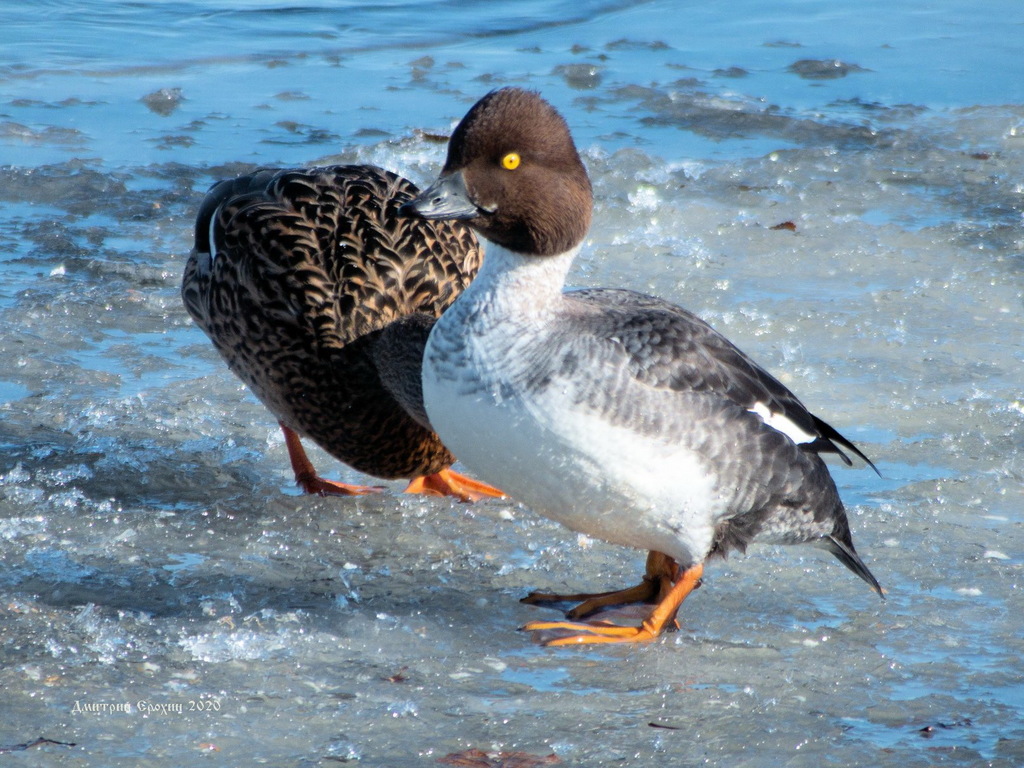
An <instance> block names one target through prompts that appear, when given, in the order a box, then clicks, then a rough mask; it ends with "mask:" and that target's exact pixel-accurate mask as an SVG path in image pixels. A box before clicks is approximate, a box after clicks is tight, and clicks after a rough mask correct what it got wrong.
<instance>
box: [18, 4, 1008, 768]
mask: <svg viewBox="0 0 1024 768" xmlns="http://www.w3.org/2000/svg"><path fill="white" fill-rule="evenodd" d="M8 5H9V7H5V8H4V9H2V10H0V24H2V25H3V28H4V30H5V35H7V36H8V37H9V38H10V40H9V41H8V43H9V44H7V45H6V46H5V49H4V52H3V54H2V55H3V57H5V58H4V59H3V60H2V61H0V72H2V75H3V76H2V78H0V204H2V206H3V214H2V215H0V272H2V275H3V280H0V321H2V323H3V331H2V334H0V444H2V446H3V452H2V454H0V686H2V687H3V690H4V695H3V696H0V754H3V755H4V758H5V760H7V761H8V762H11V764H18V765H57V764H60V765H71V766H93V765H95V766H137V765H141V764H145V765H152V766H175V767H176V766H181V765H185V764H192V763H193V762H196V763H198V762H200V761H201V762H203V764H207V765H218V766H219V765H224V766H237V765H274V766H304V767H305V766H329V765H336V764H339V763H346V764H347V763H353V764H361V765H372V766H421V765H422V766H429V765H438V764H439V763H438V760H439V759H441V758H444V757H445V756H446V755H451V754H458V753H462V754H463V755H464V759H465V760H469V759H470V757H469V756H470V755H472V754H474V753H472V752H470V751H471V750H481V751H482V752H483V753H488V754H490V755H492V757H491V758H486V759H490V760H491V761H492V764H496V765H497V764H500V763H499V762H498V761H499V760H500V759H501V758H499V757H498V755H499V754H500V753H517V752H518V753H525V754H527V755H532V756H535V758H536V761H535V762H536V764H538V765H540V764H544V763H542V762H540V761H541V760H543V759H544V758H546V756H548V755H550V754H555V755H556V756H557V757H558V759H559V760H560V761H561V763H562V764H564V765H572V766H608V765H654V764H658V765H662V764H664V765H678V766H695V765H715V766H774V765H785V766H808V767H814V768H819V767H820V766H860V765H877V766H899V767H900V768H908V767H911V766H930V765H965V766H968V765H969V766H976V765H992V766H999V767H1000V768H1002V767H1004V766H1005V767H1007V768H1008V767H1009V766H1016V765H1021V764H1024V683H1022V679H1024V662H1022V658H1024V620H1022V616H1024V595H1022V583H1024V582H1022V580H1024V386H1022V384H1024V229H1022V211H1024V182H1022V179H1024V85H1022V83H1024V80H1022V79H1021V78H1020V77H1019V66H1020V65H1019V39H1020V35H1021V33H1022V31H1024V11H1022V10H1021V8H1020V7H1019V4H1016V3H998V2H997V3H991V4H984V6H985V7H983V8H979V7H978V4H976V3H973V2H972V3H968V2H966V0H964V2H962V3H956V2H951V3H945V4H943V6H944V8H945V10H943V11H925V10H923V6H921V7H920V8H918V9H916V10H915V9H913V8H909V7H904V8H895V7H893V4H892V3H886V4H882V3H880V2H869V3H867V4H864V5H860V6H856V8H855V7H854V6H853V5H852V4H851V5H850V8H849V9H847V10H844V9H842V8H831V7H830V8H829V10H828V12H827V13H826V12H825V11H822V12H821V13H813V12H812V11H811V9H809V8H808V4H806V3H800V2H795V0H794V2H789V3H781V4H779V6H780V7H779V8H778V9H777V10H773V11H772V13H771V14H770V15H766V11H764V10H762V9H761V5H760V4H758V3H753V2H743V3H739V4H735V6H732V5H730V6H728V7H729V10H728V11H723V10H721V8H720V7H719V6H716V5H715V4H705V5H706V7H705V8H704V9H703V10H700V11H694V12H693V14H691V15H690V16H687V17H686V18H685V19H683V17H682V16H681V15H680V14H678V13H677V4H675V3H670V2H668V0H665V1H664V2H651V3H613V2H597V1H596V0H594V1H593V2H573V3H553V4H552V3H539V2H538V3H521V4H513V3H507V4H493V3H484V2H482V1H481V2H476V3H469V4H465V3H463V4H451V3H445V2H440V0H438V2H436V3H433V4H432V5H431V6H430V8H429V12H427V13H421V14H420V15H419V16H417V17H416V22H415V23H413V22H412V21H410V18H411V17H410V13H411V12H410V11H409V9H408V8H407V7H405V6H404V5H402V4H367V5H365V6H353V7H351V8H346V9H345V11H344V12H343V13H342V12H341V11H337V10H332V9H333V8H334V6H333V5H329V4H324V5H323V6H322V7H321V6H320V5H317V4H315V3H309V4H306V3H303V4H297V3H278V4H277V5H276V7H274V8H270V7H268V5H267V4H264V3H257V2H248V3H207V2H204V3H194V2H183V3H173V4H148V5H147V4H142V5H140V4H137V3H136V4H121V3H99V2H98V0H94V1H93V2H85V3H80V4H75V5H73V6H72V5H68V6H67V8H73V9H75V10H74V12H72V11H68V10H65V6H60V4H51V3H23V4H8ZM908 5H909V4H908ZM498 7H501V8H502V9H503V10H501V11H500V12H499V11H496V10H495V9H497V8H498ZM722 7H723V8H724V6H722ZM495 13H498V14H499V15H497V16H495V15H494V14H495ZM882 16H884V18H885V24H884V29H879V28H878V26H879V21H878V19H879V18H881V17H882ZM868 19H873V20H874V24H875V26H870V25H869V24H868V21H867V20H868ZM55 28H59V29H60V33H59V34H57V33H55V32H54V29H55ZM111 30H113V31H114V32H116V34H111ZM126 35H130V36H134V38H136V39H137V40H139V41H140V42H141V43H142V44H140V45H132V46H127V45H124V46H123V48H124V49H123V50H120V49H119V48H120V47H122V46H120V45H119V46H113V45H112V43H113V41H116V40H124V39H125V36H126ZM54 40H56V41H58V42H52V41H54ZM509 82H514V83H518V84H523V85H527V86H531V87H536V88H539V89H541V90H542V91H543V93H544V94H545V95H546V96H547V97H548V98H549V99H550V100H551V101H553V102H554V103H555V104H556V105H557V106H558V107H559V108H561V109H563V111H564V112H565V113H566V115H567V116H568V117H569V119H570V122H571V123H572V125H573V127H574V129H575V132H576V135H577V137H578V139H579V143H580V145H581V147H582V148H583V150H584V154H585V159H586V161H587V164H588V167H589V169H590V171H591V174H592V177H593V180H594V187H595V192H596V197H597V210H596V216H595V222H594V227H593V230H592V232H591V236H590V238H589V240H588V242H587V244H586V247H585V249H584V254H583V256H582V257H581V258H580V260H579V261H578V263H577V265H576V267H575V271H574V273H573V281H574V282H575V283H576V284H578V285H606V286H612V285H615V286H629V287H632V288H636V289H639V290H643V291H648V292H652V293H656V294H658V295H661V296H665V297H667V298H670V299H672V300H674V301H677V302H679V303H681V304H683V305H685V306H687V307H688V308H690V309H692V310H694V311H696V312H698V313H699V314H701V315H702V316H704V317H705V318H706V319H708V320H709V321H710V322H712V323H713V324H714V325H715V326H716V327H718V328H719V329H721V330H722V331H724V332H725V333H726V334H727V335H728V336H729V337H730V338H732V339H733V340H734V341H736V342H737V343H738V344H739V345H740V346H741V347H742V348H744V349H745V350H746V351H748V352H749V353H750V354H752V355H753V356H755V357H756V358H757V359H758V360H760V361H761V362H762V363H763V364H764V365H765V366H767V367H768V368H769V369H770V370H772V371H774V372H776V373H777V374H778V375H779V376H780V377H781V378H782V379H783V380H784V381H785V382H787V383H788V384H789V385H790V386H791V387H792V388H793V389H794V390H795V391H796V392H797V393H798V394H799V395H800V396H801V397H802V398H803V399H804V400H805V402H807V404H808V405H809V406H810V407H811V408H812V409H813V410H814V411H815V412H816V413H818V414H819V415H821V416H822V417H823V418H825V419H827V420H828V421H830V422H831V423H833V424H834V425H835V426H836V427H837V428H839V429H840V430H841V431H843V432H844V433H845V434H846V435H847V436H848V437H850V438H851V439H854V440H855V441H857V442H858V443H859V444H860V445H861V447H862V448H863V449H864V450H865V451H866V453H867V454H868V455H869V456H871V457H872V459H873V460H874V461H876V463H877V464H878V466H879V468H880V470H881V471H882V474H883V477H882V478H878V477H876V476H875V475H873V474H872V473H871V472H870V471H868V470H866V469H864V468H863V467H861V466H857V467H855V468H852V469H847V468H845V467H843V466H841V465H840V464H839V463H838V462H835V463H834V468H835V472H834V474H835V477H836V480H837V482H838V484H839V486H840V490H841V492H842V494H843V496H844V499H845V500H846V502H847V505H848V507H849V509H850V516H851V521H852V525H853V528H854V537H855V540H856V542H857V546H858V548H859V550H860V551H861V552H862V553H863V555H864V557H865V560H866V561H867V562H868V563H869V565H870V566H871V568H872V570H873V571H874V573H875V574H876V575H877V576H878V578H879V580H880V581H881V582H882V584H883V585H884V586H885V587H886V589H887V590H888V593H887V600H886V601H885V602H884V603H883V602H881V601H879V600H878V599H877V598H876V597H874V596H873V595H872V594H870V593H869V592H868V591H867V590H866V589H864V586H863V584H861V583H860V582H859V581H858V580H856V579H855V578H853V577H852V576H851V575H850V574H849V573H847V572H846V571H845V570H844V569H843V568H842V567H841V566H840V565H838V564H837V563H835V562H833V561H832V560H830V559H829V558H828V557H827V556H825V555H822V554H821V553H819V552H817V551H816V550H811V549H793V548H790V549H774V548H763V547H762V548H754V549H752V551H751V552H750V553H749V555H748V556H747V557H738V558H734V559H732V560H730V561H728V562H726V563H720V562H716V563H715V564H714V565H713V566H711V567H710V568H709V569H708V571H707V575H706V579H705V584H704V586H703V587H702V588H701V589H700V590H699V592H697V593H696V594H695V595H694V596H693V597H692V598H691V599H690V600H689V601H688V602H687V603H686V605H685V607H684V610H683V612H682V614H681V623H682V628H681V631H679V632H677V633H673V634H669V635H666V636H665V637H664V638H662V639H660V640H659V641H658V642H656V643H653V644H650V645H648V646H644V647H638V648H601V649H597V650H580V649H569V650H547V649H543V648H540V647H538V646H536V645H534V644H533V643H532V642H531V638H530V637H528V636H526V635H524V634H522V633H518V632H516V631H515V629H516V627H518V626H520V625H521V624H523V623H525V622H527V621H529V620H531V619H535V618H540V617H554V616H557V615H558V614H557V613H555V612H554V611H552V610H551V609H545V608H537V607H531V606H526V605H521V604H520V603H518V598H519V597H521V596H522V595H523V594H525V593H526V592H527V591H529V590H532V589H546V590H566V589H568V590H570V591H578V590H599V589H606V588H609V587H613V586H622V585H626V584H631V583H633V582H634V581H635V580H636V579H637V577H638V576H639V574H640V572H641V570H642V566H643V553H639V552H632V551H624V550H621V549H618V548H615V547H611V546H607V545H605V544H603V543H601V542H599V541H593V540H590V539H588V538H586V537H578V536H576V535H575V534H571V533H569V532H567V531H565V530H562V529H560V528H558V527H557V526H555V525H554V524H551V523H549V522H547V521H545V520H543V519H541V518H538V517H536V516H534V515H533V514H531V513H530V512H528V511H527V510H524V509H522V508H520V507H518V506H517V505H515V504H514V503H512V502H494V501H491V502H485V503H481V504H477V505H472V506H469V505H462V504H457V503H453V502H448V501H443V500H430V499H421V498H413V497H405V496H402V495H401V494H400V493H399V491H400V490H401V484H392V485H391V486H390V487H389V491H388V492H387V493H386V494H384V495H381V496H378V497H361V498H353V499H320V498H309V497H303V496H299V495H297V491H296V490H295V489H294V488H293V486H292V483H291V476H290V472H289V470H288V465H287V456H286V452H285V449H284V446H283V443H282V441H281V438H280V435H279V433H278V432H277V431H276V428H275V425H274V423H273V420H272V419H271V418H270V417H269V415H268V414H267V413H266V411H265V410H264V409H263V408H262V407H261V406H260V405H259V404H258V403H256V402H255V401H254V400H253V399H252V397H251V396H250V395H249V394H248V393H247V392H246V391H245V390H244V388H243V387H242V386H241V385H240V384H239V383H238V382H237V380H235V379H234V378H233V377H231V376H230V374H229V373H228V372H227V370H226V368H225V367H224V366H223V365H222V364H221V363H220V361H219V360H218V358H217V357H216V355H215V353H214V351H213V350H212V348H211V347H210V345H209V343H208V342H207V340H206V339H205V337H204V336H203V334H202V333H201V332H200V331H199V330H198V329H196V328H195V327H194V326H193V325H192V324H191V322H190V321H189V320H188V318H187V316H186V314H185V312H184V309H183V308H182V306H181V303H180V300H179V298H178V284H179V281H180V276H181V271H182V267H183V264H184V258H185V255H186V254H187V252H188V250H189V247H190V238H191V224H192V217H193V216H194V213H195V208H196V205H197V203H198V201H199V200H200V199H201V196H202V193H203V191H204V190H205V189H206V188H207V186H208V185H209V184H210V183H211V182H212V181H213V180H214V179H216V178H220V177H224V176H228V175H231V174H234V173H237V172H240V171H242V170H245V169H247V168H250V167H252V166H253V165H256V164H273V163H312V162H322V161H326V160H330V161H369V162H375V163H378V164H381V165H384V166H387V167H390V168H393V169H394V170H397V171H399V172H402V173H404V174H406V175H408V176H410V177H411V178H413V179H414V180H416V181H418V182H423V181H425V180H427V179H429V178H430V177H431V176H432V175H433V174H435V173H436V172H437V169H438V167H439V164H440V162H441V160H442V158H443V152H444V143H443V140H439V139H438V137H437V135H436V134H443V133H444V132H446V131H447V130H449V128H450V127H451V124H452V120H454V119H456V118H457V117H458V116H459V115H460V114H461V113H462V112H463V111H464V110H465V109H466V107H467V106H468V104H469V103H471V102H472V101H473V100H474V99H475V98H477V97H478V96H479V95H481V94H482V93H483V92H485V91H486V90H487V89H489V88H491V87H494V86H497V85H501V84H504V83H509ZM311 455H312V457H313V459H314V462H315V463H316V464H317V466H318V467H319V468H320V469H321V470H322V471H323V473H324V474H325V475H327V476H331V477H341V478H342V479H343V480H346V481H349V482H367V481H368V478H365V477H361V476H358V475H356V474H355V473H353V472H352V471H351V470H348V469H347V468H345V467H341V466H339V465H338V464H337V463H336V462H333V461H332V460H330V459H329V458H328V457H326V456H325V455H324V454H322V453H319V452H317V451H312V452H311ZM40 737H42V738H43V739H45V740H50V741H43V742H39V743H34V742H36V739H38V738H40ZM53 742H59V743H53ZM72 744H73V746H71V745H72ZM479 759H485V758H479ZM507 759H508V760H511V758H507ZM524 759H525V758H524Z"/></svg>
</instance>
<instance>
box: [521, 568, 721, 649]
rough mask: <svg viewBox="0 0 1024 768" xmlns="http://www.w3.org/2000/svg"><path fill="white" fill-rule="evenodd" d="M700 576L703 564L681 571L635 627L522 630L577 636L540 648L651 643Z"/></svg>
mask: <svg viewBox="0 0 1024 768" xmlns="http://www.w3.org/2000/svg"><path fill="white" fill-rule="evenodd" d="M703 573H704V565H703V563H698V564H697V565H694V566H691V567H690V568H687V569H686V570H685V571H683V572H682V573H681V574H680V575H679V578H678V579H676V582H675V584H673V585H672V589H670V590H669V592H668V594H667V595H665V597H664V598H663V599H662V600H661V602H659V603H658V604H657V605H656V606H655V607H654V610H653V611H651V613H650V615H649V616H648V617H647V618H646V619H644V620H643V623H641V624H640V626H638V627H621V626H617V625H615V624H609V623H607V622H572V621H532V622H530V623H529V624H527V625H526V626H525V627H523V629H525V630H527V631H528V632H534V631H538V630H548V629H556V630H557V629H568V630H572V631H575V632H577V634H573V635H569V636H568V637H558V638H555V639H553V640H548V641H547V642H545V643H544V645H552V646H554V645H579V644H584V643H643V642H647V641H649V640H654V639H655V638H656V637H658V635H660V634H661V632H662V630H664V629H665V626H666V625H667V624H669V623H670V622H672V621H674V620H675V617H676V613H677V612H678V611H679V606H680V605H682V604H683V600H685V599H686V596H687V595H689V594H690V593H691V592H692V591H693V590H694V589H696V588H697V587H698V586H699V585H700V578H701V576H702V575H703Z"/></svg>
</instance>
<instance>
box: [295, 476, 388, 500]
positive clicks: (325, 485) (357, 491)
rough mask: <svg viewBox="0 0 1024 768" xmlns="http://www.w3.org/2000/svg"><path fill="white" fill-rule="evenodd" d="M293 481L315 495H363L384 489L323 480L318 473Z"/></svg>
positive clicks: (382, 487) (377, 486)
mask: <svg viewBox="0 0 1024 768" xmlns="http://www.w3.org/2000/svg"><path fill="white" fill-rule="evenodd" d="M295 483H296V485H298V486H299V487H300V488H301V489H302V490H303V491H304V492H305V493H309V494H315V495H317V496H365V495H367V494H370V493H381V492H382V491H383V490H384V486H382V485H350V484H348V483H336V482H334V481H333V480H325V479H324V478H322V477H319V476H318V475H311V476H310V475H307V476H304V477H296V478H295Z"/></svg>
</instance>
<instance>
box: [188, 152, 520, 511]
mask: <svg viewBox="0 0 1024 768" xmlns="http://www.w3.org/2000/svg"><path fill="white" fill-rule="evenodd" d="M417 191H418V190H417V189H416V187H415V186H414V185H413V184H412V183H411V182H409V181H407V180H405V179H403V178H401V177H400V176H397V175H395V174H393V173H390V172H388V171H384V170H381V169H380V168H375V167H373V166H359V165H353V166H343V165H336V166H327V167H321V168H306V169H294V170H274V169H264V170H259V171H256V172H254V173H251V174H248V175H245V176H240V177H238V178H236V179H230V180H225V181H221V182H218V183H217V184H215V185H214V186H213V187H212V188H211V189H210V191H209V193H208V194H207V196H206V198H205V200H204V201H203V202H202V204H201V206H200V208H199V214H198V216H197V219H196V240H195V248H194V249H193V251H192V253H191V255H190V256H189V259H188V263H187V265H186V267H185V275H184V279H183V282H182V298H183V299H184V303H185V307H186V308H187V309H188V312H189V314H190V315H191V316H192V318H193V319H194V320H195V321H196V323H197V324H198V325H199V327H200V328H202V329H203V330H204V331H205V332H206V334H207V335H208V336H209V337H210V339H211V340H212V341H213V344H214V346H215V347H216V348H217V351H218V352H220V354H221V357H223V358H224V360H225V362H227V364H228V367H229V368H230V369H231V370H232V371H233V372H234V373H235V374H236V375H237V376H238V377H239V378H240V379H242V381H244V382H245V383H246V384H247V385H248V386H249V388H250V389H251V390H252V392H253V393H254V394H255V395H256V397H258V398H259V399H260V400H261V401H262V402H263V404H264V405H266V406H267V408H268V409H270V411H271V412H272V413H273V414H274V416H276V417H277V419H278V422H279V423H280V425H281V429H282V430H283V432H284V436H285V443H286V445H287V448H288V454H289V457H290V459H291V463H292V469H293V470H294V472H295V480H296V482H297V483H298V484H299V485H300V486H301V487H302V488H303V489H304V490H305V491H306V492H307V493H320V494H337V495H349V494H361V493H369V492H373V491H377V490H381V489H380V488H377V487H373V486H360V485H348V484H344V483H337V482H333V481H330V480H325V479H323V478H321V477H319V476H318V475H317V474H316V471H315V469H314V468H313V465H312V463H311V462H310V461H309V458H308V457H307V456H306V453H305V450H304V449H303V448H302V443H301V441H300V435H301V436H303V437H306V438H308V439H310V440H313V441H314V442H315V443H317V444H318V445H319V446H320V447H322V448H323V449H324V450H326V451H327V452H328V453H330V454H331V455H333V456H334V457H335V458H337V459H339V460H341V461H343V462H344V463H346V464H348V465H349V466H351V467H353V468H355V469H357V470H359V471H360V472H365V473H366V474H369V475H375V476H377V477H381V478H387V479H398V478H410V479H411V482H410V484H409V487H408V488H407V489H406V491H407V492H419V493H428V494H434V495H437V494H446V495H452V496H455V497H457V498H460V499H464V500H472V499H478V498H481V497H482V496H495V495H497V496H500V495H502V494H501V492H500V491H498V490H497V489H494V488H491V487H490V486H487V485H484V484H482V483H477V482H476V481H474V480H472V479H470V478H467V477H464V476H462V475H460V474H458V473H456V472H453V471H452V470H451V469H450V467H451V464H452V462H454V461H455V457H454V456H453V455H452V454H451V452H450V451H449V450H448V449H447V448H446V447H445V446H444V444H443V443H442V442H441V440H440V439H439V438H438V436H437V435H436V434H435V433H434V432H433V431H432V430H431V429H430V426H429V423H428V422H427V419H426V416H425V414H423V407H422V400H421V395H420V366H421V361H422V356H423V347H424V345H425V343H426V339H427V334H428V333H429V330H430V326H431V324H432V323H433V321H434V318H436V317H437V316H438V315H440V314H441V312H442V311H444V309H445V308H446V307H447V306H448V305H449V304H451V302H452V301H453V300H454V299H455V297H456V296H457V295H458V294H459V293H460V292H461V291H462V290H463V289H464V288H465V287H466V285H467V284H468V283H469V281H470V280H471V279H472V278H473V275H474V274H476V271H477V269H478V268H479V266H480V260H481V251H480V248H479V246H478V243H477V241H476V237H475V236H474V235H473V233H472V232H471V231H470V230H469V229H468V228H466V227H465V226H464V225H462V224H459V223H449V222H430V221H416V220H411V219H409V218H406V217H400V216H399V215H398V209H399V206H401V205H402V204H403V203H405V202H407V201H408V200H410V199H411V198H412V197H413V195H414V194H416V192H417Z"/></svg>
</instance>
